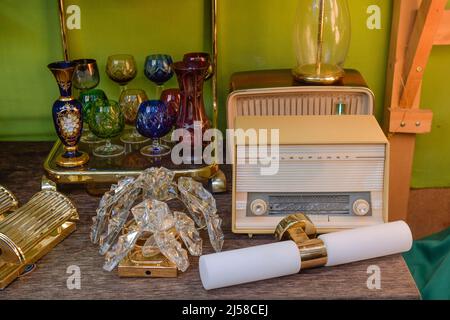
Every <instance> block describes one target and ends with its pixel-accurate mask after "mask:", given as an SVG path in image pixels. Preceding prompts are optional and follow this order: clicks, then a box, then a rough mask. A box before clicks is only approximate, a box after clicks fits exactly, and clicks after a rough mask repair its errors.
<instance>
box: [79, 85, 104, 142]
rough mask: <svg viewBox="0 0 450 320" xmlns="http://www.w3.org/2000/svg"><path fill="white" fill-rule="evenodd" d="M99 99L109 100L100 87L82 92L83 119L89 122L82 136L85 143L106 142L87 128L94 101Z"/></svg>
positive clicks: (86, 122)
mask: <svg viewBox="0 0 450 320" xmlns="http://www.w3.org/2000/svg"><path fill="white" fill-rule="evenodd" d="M98 100H102V101H107V100H108V98H107V97H106V93H105V92H104V91H103V90H100V89H91V90H87V91H83V92H81V93H80V98H79V101H80V102H81V104H82V105H83V120H84V123H85V124H87V125H86V126H84V128H85V129H84V130H83V135H82V136H81V139H80V141H81V142H83V143H101V142H105V140H104V139H100V138H98V137H96V136H95V135H94V134H93V133H92V132H91V131H90V130H87V127H88V126H89V117H90V110H91V108H92V105H93V103H95V102H96V101H98Z"/></svg>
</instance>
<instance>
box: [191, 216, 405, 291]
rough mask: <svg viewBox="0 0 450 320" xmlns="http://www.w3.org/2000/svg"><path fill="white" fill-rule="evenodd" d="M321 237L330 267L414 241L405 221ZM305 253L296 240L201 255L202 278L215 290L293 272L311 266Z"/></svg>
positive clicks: (399, 248) (401, 248)
mask: <svg viewBox="0 0 450 320" xmlns="http://www.w3.org/2000/svg"><path fill="white" fill-rule="evenodd" d="M319 239H320V240H321V241H322V242H323V245H324V246H325V249H326V253H327V256H328V257H327V259H326V261H327V262H326V263H323V264H322V266H328V267H331V266H337V265H341V264H346V263H351V262H356V261H362V260H367V259H373V258H378V257H382V256H387V255H392V254H398V253H403V252H407V251H409V250H410V249H411V247H412V241H413V239H412V235H411V230H410V229H409V227H408V225H407V224H406V223H405V222H403V221H399V222H393V223H388V224H383V225H377V226H373V227H365V228H360V229H355V230H349V231H342V232H337V233H331V234H327V235H322V236H320V237H319ZM314 241H317V240H314ZM305 256H306V255H305V254H303V253H302V244H301V243H296V242H294V241H283V242H279V243H275V244H269V245H264V246H257V247H253V248H247V249H240V250H233V251H228V252H222V253H216V254H211V255H205V256H202V257H201V258H200V278H201V281H202V284H203V287H204V288H205V289H206V290H212V289H218V288H223V287H229V286H234V285H239V284H244V283H249V282H255V281H261V280H266V279H271V278H277V277H283V276H288V275H293V274H297V273H299V272H300V270H301V268H302V267H303V268H308V267H309V266H310V265H309V264H307V261H302V257H305Z"/></svg>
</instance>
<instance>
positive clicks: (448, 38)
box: [434, 10, 450, 46]
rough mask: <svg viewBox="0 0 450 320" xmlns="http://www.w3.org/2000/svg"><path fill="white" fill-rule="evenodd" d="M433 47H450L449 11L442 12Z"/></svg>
mask: <svg viewBox="0 0 450 320" xmlns="http://www.w3.org/2000/svg"><path fill="white" fill-rule="evenodd" d="M434 45H437V46H443V45H450V10H446V11H444V14H443V16H442V19H441V24H440V25H439V28H438V31H437V33H436V36H435V37H434Z"/></svg>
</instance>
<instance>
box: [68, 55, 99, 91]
mask: <svg viewBox="0 0 450 320" xmlns="http://www.w3.org/2000/svg"><path fill="white" fill-rule="evenodd" d="M74 63H75V64H76V67H75V72H74V74H73V78H72V81H73V86H74V87H75V88H77V89H78V90H80V92H84V91H87V90H90V89H94V88H95V87H97V86H98V84H99V83H100V73H99V72H98V67H97V61H96V60H94V59H79V60H75V61H74Z"/></svg>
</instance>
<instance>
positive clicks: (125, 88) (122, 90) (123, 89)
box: [119, 84, 128, 96]
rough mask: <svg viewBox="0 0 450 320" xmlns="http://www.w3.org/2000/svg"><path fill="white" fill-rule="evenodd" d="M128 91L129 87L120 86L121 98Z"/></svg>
mask: <svg viewBox="0 0 450 320" xmlns="http://www.w3.org/2000/svg"><path fill="white" fill-rule="evenodd" d="M126 90H128V85H126V84H124V85H121V86H120V94H119V96H120V95H121V94H122V93H124V91H126Z"/></svg>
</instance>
